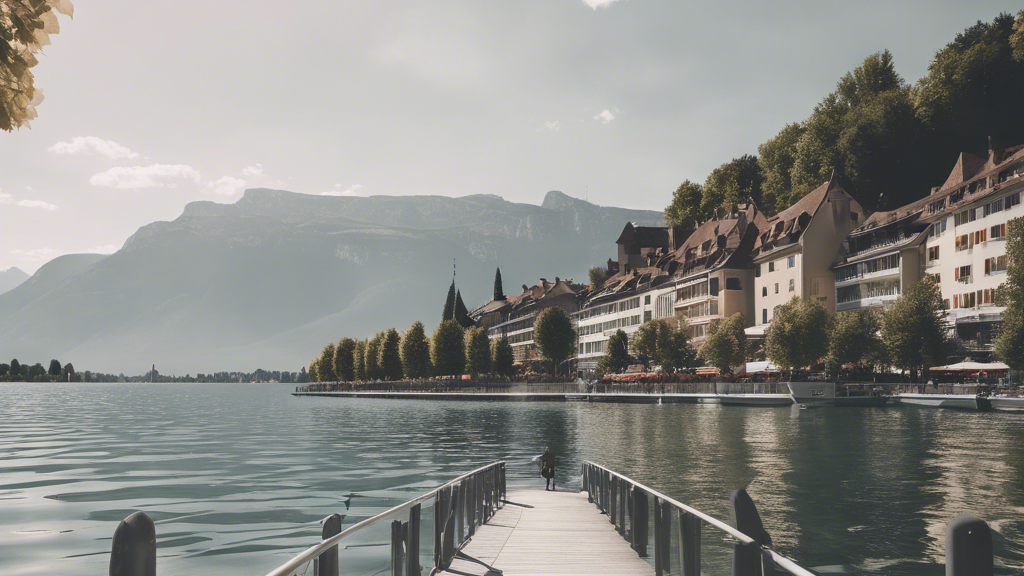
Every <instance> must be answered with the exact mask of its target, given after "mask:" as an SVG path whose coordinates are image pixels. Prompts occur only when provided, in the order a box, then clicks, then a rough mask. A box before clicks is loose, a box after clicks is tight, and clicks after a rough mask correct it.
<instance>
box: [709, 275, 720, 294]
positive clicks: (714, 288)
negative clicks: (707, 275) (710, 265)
mask: <svg viewBox="0 0 1024 576" xmlns="http://www.w3.org/2000/svg"><path fill="white" fill-rule="evenodd" d="M708 284H709V285H710V287H711V295H712V296H718V278H711V279H709V280H708Z"/></svg>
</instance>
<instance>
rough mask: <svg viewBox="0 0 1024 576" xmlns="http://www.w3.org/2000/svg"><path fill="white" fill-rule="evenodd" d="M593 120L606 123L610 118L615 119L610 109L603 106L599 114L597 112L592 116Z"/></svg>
mask: <svg viewBox="0 0 1024 576" xmlns="http://www.w3.org/2000/svg"><path fill="white" fill-rule="evenodd" d="M594 120H597V121H599V122H601V123H602V124H607V123H609V122H611V121H612V120H615V114H612V111H611V110H609V109H607V108H605V109H604V110H602V111H601V113H600V114H598V115H597V116H594Z"/></svg>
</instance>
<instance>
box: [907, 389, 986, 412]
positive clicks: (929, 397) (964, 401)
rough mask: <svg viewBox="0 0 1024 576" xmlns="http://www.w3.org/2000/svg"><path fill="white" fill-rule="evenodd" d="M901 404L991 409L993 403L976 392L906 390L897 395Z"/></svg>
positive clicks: (962, 408) (980, 409)
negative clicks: (932, 392) (923, 392)
mask: <svg viewBox="0 0 1024 576" xmlns="http://www.w3.org/2000/svg"><path fill="white" fill-rule="evenodd" d="M895 398H896V399H897V401H898V402H899V403H900V404H914V405H917V406H930V407H933V408H957V409H960V410H979V411H983V410H991V409H992V407H993V406H992V403H991V402H990V401H989V399H988V398H987V397H983V396H978V395H975V394H918V393H915V392H904V393H901V394H898V395H896V396H895Z"/></svg>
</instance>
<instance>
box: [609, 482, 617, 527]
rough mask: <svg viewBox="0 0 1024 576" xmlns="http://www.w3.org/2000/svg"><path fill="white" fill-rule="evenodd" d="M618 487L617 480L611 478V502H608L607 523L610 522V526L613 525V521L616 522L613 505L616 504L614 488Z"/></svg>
mask: <svg viewBox="0 0 1024 576" xmlns="http://www.w3.org/2000/svg"><path fill="white" fill-rule="evenodd" d="M618 485H619V479H618V478H616V477H615V476H612V489H611V493H612V497H611V500H609V501H608V521H609V522H611V523H612V525H614V524H615V520H616V516H615V511H616V510H615V504H616V502H615V491H616V488H617V487H618Z"/></svg>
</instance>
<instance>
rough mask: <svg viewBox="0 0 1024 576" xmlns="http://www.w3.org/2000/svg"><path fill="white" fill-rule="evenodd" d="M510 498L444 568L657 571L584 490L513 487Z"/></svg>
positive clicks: (467, 575) (476, 572)
mask: <svg viewBox="0 0 1024 576" xmlns="http://www.w3.org/2000/svg"><path fill="white" fill-rule="evenodd" d="M507 500H508V503H506V504H505V505H504V506H503V507H502V508H501V509H500V510H498V511H497V512H495V514H494V516H493V517H491V519H490V520H488V521H487V523H486V524H484V525H483V526H481V527H479V528H477V530H476V534H475V535H474V536H473V539H472V540H470V541H469V543H468V544H467V545H466V546H465V547H464V548H462V554H460V555H458V556H456V557H455V559H454V560H453V561H452V563H451V566H449V567H448V570H446V571H444V572H441V573H442V574H451V575H458V576H487V575H488V574H492V575H493V574H494V573H495V572H493V571H489V568H488V567H493V568H495V569H497V570H500V571H501V573H502V574H503V575H504V576H515V575H517V574H630V575H632V574H636V575H648V574H650V575H653V574H654V567H653V566H652V565H651V564H649V563H647V562H646V561H645V560H644V559H642V558H640V556H638V555H637V553H636V552H635V551H633V550H632V549H631V548H630V546H629V543H628V542H626V541H625V540H623V539H622V536H620V535H619V533H618V532H616V531H615V527H614V526H612V524H611V523H609V522H608V516H606V515H604V514H601V511H600V510H598V509H597V507H595V506H594V504H592V503H590V502H588V500H587V494H586V493H583V492H561V491H560V492H547V491H544V490H515V491H511V492H509V493H508V496H507ZM469 558H472V559H473V560H470V559H469ZM474 560H475V561H474Z"/></svg>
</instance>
